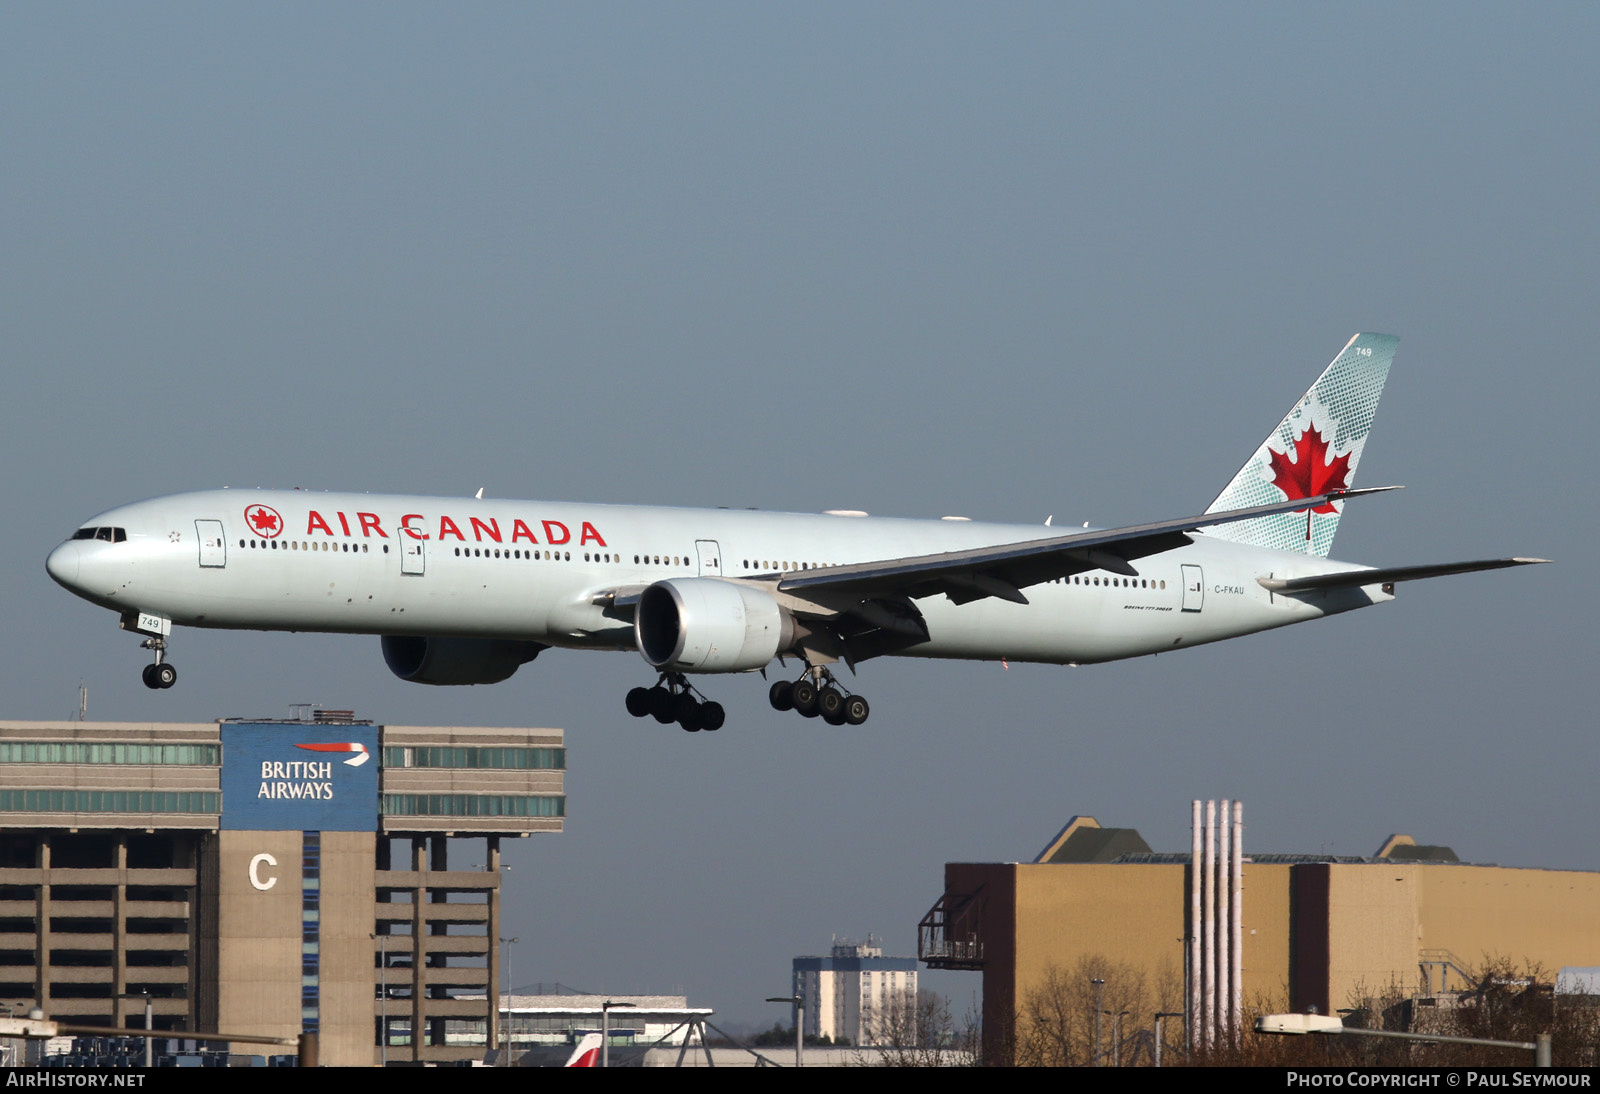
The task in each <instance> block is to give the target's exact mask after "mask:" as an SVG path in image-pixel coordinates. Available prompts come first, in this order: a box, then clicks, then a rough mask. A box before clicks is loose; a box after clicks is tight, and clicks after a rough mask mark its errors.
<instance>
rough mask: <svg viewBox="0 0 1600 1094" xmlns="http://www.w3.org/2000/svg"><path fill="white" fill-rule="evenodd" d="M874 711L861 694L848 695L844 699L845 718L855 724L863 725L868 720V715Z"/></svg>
mask: <svg viewBox="0 0 1600 1094" xmlns="http://www.w3.org/2000/svg"><path fill="white" fill-rule="evenodd" d="M871 713H872V708H871V707H869V706H868V705H867V701H866V700H865V699H863V698H861V696H859V695H851V696H847V697H846V698H845V701H844V720H845V721H846V722H849V723H850V724H851V725H853V726H858V725H861V724H862V723H863V722H865V721H866V720H867V715H869V714H871Z"/></svg>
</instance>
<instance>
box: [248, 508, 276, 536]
mask: <svg viewBox="0 0 1600 1094" xmlns="http://www.w3.org/2000/svg"><path fill="white" fill-rule="evenodd" d="M250 523H251V524H254V525H255V526H256V527H257V528H258V529H259V530H261V531H263V532H270V531H271V530H272V529H274V528H276V527H277V526H278V518H277V517H275V516H273V515H272V514H271V513H269V512H267V511H266V510H265V509H257V510H256V511H255V512H254V513H251V514H250Z"/></svg>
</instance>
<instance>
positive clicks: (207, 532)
mask: <svg viewBox="0 0 1600 1094" xmlns="http://www.w3.org/2000/svg"><path fill="white" fill-rule="evenodd" d="M194 531H195V535H196V536H198V537H199V539H200V565H202V566H211V567H216V568H221V567H223V566H226V565H227V564H228V541H227V540H225V539H223V538H222V522H221V521H220V520H197V521H195V522H194Z"/></svg>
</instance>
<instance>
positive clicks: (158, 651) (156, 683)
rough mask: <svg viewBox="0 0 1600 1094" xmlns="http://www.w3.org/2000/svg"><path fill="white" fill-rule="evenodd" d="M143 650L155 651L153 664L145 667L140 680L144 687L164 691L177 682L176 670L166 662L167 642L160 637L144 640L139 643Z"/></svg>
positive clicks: (170, 663)
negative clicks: (142, 681)
mask: <svg viewBox="0 0 1600 1094" xmlns="http://www.w3.org/2000/svg"><path fill="white" fill-rule="evenodd" d="M139 648H140V649H143V650H153V651H155V655H156V659H155V663H154V664H151V665H146V666H145V667H144V672H143V673H142V674H141V678H142V679H143V680H144V686H145V687H147V688H149V689H150V690H152V691H165V690H166V689H167V688H170V687H171V686H172V685H173V684H176V683H177V682H178V670H177V668H176V667H175V666H174V665H173V664H172V662H170V661H168V660H167V640H166V639H165V638H161V637H153V638H146V639H145V640H144V641H143V642H140V643H139Z"/></svg>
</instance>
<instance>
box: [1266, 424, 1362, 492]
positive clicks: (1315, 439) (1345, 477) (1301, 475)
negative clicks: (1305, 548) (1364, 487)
mask: <svg viewBox="0 0 1600 1094" xmlns="http://www.w3.org/2000/svg"><path fill="white" fill-rule="evenodd" d="M1330 447H1331V446H1330V445H1329V444H1328V442H1327V441H1324V440H1323V439H1322V434H1321V433H1319V432H1318V431H1317V423H1316V422H1314V421H1313V422H1311V423H1310V424H1309V425H1307V426H1306V429H1305V431H1304V432H1303V433H1301V434H1300V436H1298V437H1296V438H1295V442H1294V454H1295V458H1294V460H1293V461H1291V460H1290V459H1289V454H1288V453H1287V452H1279V451H1277V450H1276V449H1272V448H1268V449H1267V455H1268V456H1269V457H1271V460H1272V485H1273V486H1276V487H1277V488H1278V489H1279V490H1282V491H1283V496H1284V499H1285V500H1287V501H1293V500H1294V499H1296V498H1314V497H1316V496H1317V495H1318V494H1326V493H1328V491H1330V490H1343V489H1344V488H1345V487H1347V486H1348V485H1350V481H1349V480H1350V453H1348V452H1346V453H1345V454H1344V455H1343V456H1334V457H1333V458H1332V459H1329V458H1328V457H1329V454H1330V453H1329V449H1330ZM1311 511H1312V512H1313V513H1337V512H1338V511H1339V510H1337V509H1336V508H1334V505H1333V503H1332V502H1331V501H1329V502H1323V503H1322V504H1321V505H1319V506H1317V507H1316V508H1315V509H1312V510H1311ZM1295 512H1297V513H1304V512H1305V510H1304V509H1296V510H1295Z"/></svg>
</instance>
